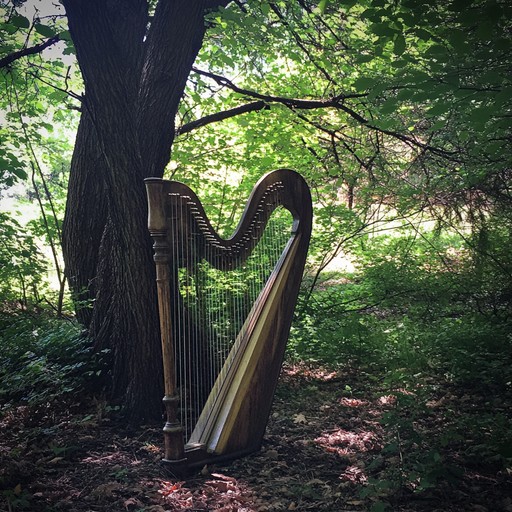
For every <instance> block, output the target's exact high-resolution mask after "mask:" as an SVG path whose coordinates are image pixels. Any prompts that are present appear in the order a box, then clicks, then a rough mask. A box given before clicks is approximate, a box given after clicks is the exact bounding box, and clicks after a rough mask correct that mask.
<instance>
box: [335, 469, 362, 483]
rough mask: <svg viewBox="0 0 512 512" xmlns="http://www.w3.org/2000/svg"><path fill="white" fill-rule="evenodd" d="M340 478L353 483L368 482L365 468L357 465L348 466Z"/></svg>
mask: <svg viewBox="0 0 512 512" xmlns="http://www.w3.org/2000/svg"><path fill="white" fill-rule="evenodd" d="M340 480H342V481H343V482H350V483H352V484H365V483H366V482H368V477H367V476H366V474H365V472H364V470H363V469H362V468H360V467H359V466H357V465H353V466H348V467H347V468H345V470H344V471H343V473H341V475H340Z"/></svg>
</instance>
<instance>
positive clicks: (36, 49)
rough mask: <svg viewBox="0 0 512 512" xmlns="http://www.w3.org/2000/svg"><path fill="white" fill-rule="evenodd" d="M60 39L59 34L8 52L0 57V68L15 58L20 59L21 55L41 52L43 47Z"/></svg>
mask: <svg viewBox="0 0 512 512" xmlns="http://www.w3.org/2000/svg"><path fill="white" fill-rule="evenodd" d="M59 41H60V36H59V34H57V35H55V36H53V37H50V39H47V40H46V41H44V42H43V43H41V44H36V45H35V46H31V47H29V48H23V49H22V50H18V51H17V52H13V53H10V54H9V55H6V56H5V57H2V58H1V59H0V69H1V68H5V67H6V66H8V65H9V64H12V63H13V62H14V61H15V60H18V59H21V58H22V57H26V56H27V55H35V54H37V53H41V52H42V51H43V50H44V49H45V48H48V47H49V46H52V45H54V44H55V43H57V42H59Z"/></svg>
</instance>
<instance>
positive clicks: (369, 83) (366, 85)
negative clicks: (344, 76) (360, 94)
mask: <svg viewBox="0 0 512 512" xmlns="http://www.w3.org/2000/svg"><path fill="white" fill-rule="evenodd" d="M375 83H376V80H375V79H374V78H369V77H366V76H362V77H361V78H358V79H357V80H356V81H355V82H354V87H355V88H356V90H358V91H366V90H368V89H371V88H372V87H373V86H374V85H375Z"/></svg>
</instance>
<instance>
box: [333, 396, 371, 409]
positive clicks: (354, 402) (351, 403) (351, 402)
mask: <svg viewBox="0 0 512 512" xmlns="http://www.w3.org/2000/svg"><path fill="white" fill-rule="evenodd" d="M340 404H341V405H343V406H344V407H354V408H357V407H365V406H367V405H368V401H367V400H359V399H357V398H341V399H340Z"/></svg>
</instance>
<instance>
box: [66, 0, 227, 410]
mask: <svg viewBox="0 0 512 512" xmlns="http://www.w3.org/2000/svg"><path fill="white" fill-rule="evenodd" d="M63 3H64V6H65V8H66V12H67V16H68V22H69V29H70V33H71V36H72V38H73V42H74V44H75V47H76V52H77V58H78V63H79V65H80V68H81V71H82V75H83V78H84V83H85V96H84V99H83V112H84V113H83V117H82V120H81V123H80V128H79V133H78V136H77V142H76V146H75V151H74V156H73V160H72V165H71V175H70V182H69V192H68V193H69V196H68V204H67V207H66V218H65V227H66V229H65V232H64V238H65V240H64V247H65V253H64V254H65V258H66V266H67V268H68V270H69V276H70V282H71V285H72V288H73V291H74V292H75V294H79V293H80V292H81V293H82V295H77V296H79V297H83V298H90V297H94V305H93V310H92V313H91V314H87V312H82V314H81V320H83V321H84V322H85V323H89V333H90V336H91V337H92V338H93V339H94V340H95V346H96V347H97V348H98V349H103V348H108V349H110V350H111V351H112V356H113V366H112V391H113V396H114V397H118V398H119V397H123V399H124V403H125V406H126V411H127V412H128V414H129V416H130V417H131V418H132V419H134V420H135V419H137V420H140V419H147V418H155V417H159V416H160V415H161V397H162V395H163V383H162V377H161V374H162V372H161V367H162V362H161V348H160V335H159V327H158V311H157V302H156V286H155V275H154V264H153V261H152V249H151V243H150V238H149V234H148V230H147V205H146V196H145V189H144V182H143V179H144V178H145V177H147V176H162V175H163V171H164V167H165V165H166V164H167V163H168V161H169V157H170V152H171V146H172V142H173V139H174V118H175V116H176V112H177V109H178V104H179V101H180V99H181V96H182V94H183V91H184V88H185V84H186V80H187V77H188V74H189V72H190V68H191V66H192V64H193V61H194V59H195V57H196V55H197V52H198V51H199V48H200V46H201V43H202V39H203V37H204V31H205V28H204V10H205V8H206V7H207V6H211V5H210V4H212V2H204V1H203V2H202V1H195V2H188V1H186V0H174V1H172V0H165V1H160V2H159V3H158V5H157V7H156V11H155V14H154V17H153V20H152V22H151V25H150V27H149V30H148V29H147V25H148V12H147V3H146V2H145V1H143V0H123V1H122V2H120V1H116V0H107V1H105V0H64V1H63ZM219 4H220V2H219ZM84 287H86V291H85V293H84V290H83V288H84Z"/></svg>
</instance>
